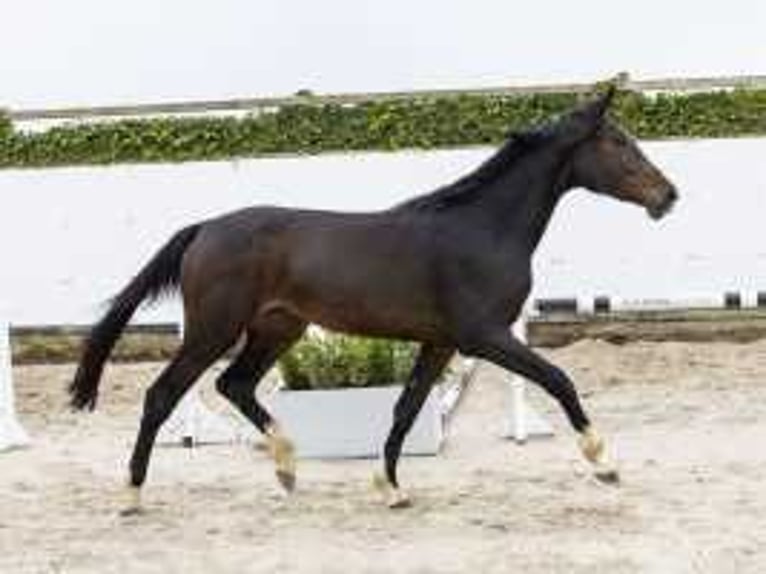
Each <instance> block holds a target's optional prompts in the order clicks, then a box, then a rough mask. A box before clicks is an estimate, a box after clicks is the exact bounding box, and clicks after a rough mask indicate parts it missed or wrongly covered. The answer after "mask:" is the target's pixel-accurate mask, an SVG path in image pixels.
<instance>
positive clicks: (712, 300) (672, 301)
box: [533, 291, 766, 315]
mask: <svg viewBox="0 0 766 574" xmlns="http://www.w3.org/2000/svg"><path fill="white" fill-rule="evenodd" d="M688 309H729V310H734V309H766V291H727V292H725V293H721V294H719V295H702V296H693V297H681V298H629V297H609V296H605V295H601V296H596V297H561V298H547V299H546V298H542V299H535V301H534V304H533V310H534V313H535V314H536V315H552V314H577V315H600V314H609V313H619V312H631V311H634V312H635V311H673V310H688Z"/></svg>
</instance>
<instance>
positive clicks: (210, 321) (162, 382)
mask: <svg viewBox="0 0 766 574" xmlns="http://www.w3.org/2000/svg"><path fill="white" fill-rule="evenodd" d="M240 329H241V324H239V323H238V322H237V321H236V320H234V319H233V318H232V317H231V316H230V315H228V314H212V315H208V316H207V322H204V321H200V320H199V319H195V318H193V317H190V316H189V315H188V313H187V320H186V330H185V332H184V339H183V341H182V343H181V347H180V348H179V350H178V353H177V354H176V356H175V357H174V358H173V359H172V360H171V362H170V363H169V364H168V365H167V367H165V369H164V370H163V371H162V373H161V374H160V376H159V377H158V378H157V380H156V381H155V382H154V383H153V384H152V385H151V386H150V387H149V389H148V390H147V391H146V394H145V396H144V410H143V415H142V417H141V425H140V428H139V431H138V437H137V439H136V444H135V446H134V447H133V454H132V456H131V458H130V483H129V504H128V506H127V508H126V509H125V510H124V512H123V513H124V514H129V513H132V512H136V511H138V510H140V489H141V486H142V485H143V484H144V481H145V480H146V471H147V468H148V466H149V458H150V456H151V451H152V448H153V446H154V441H155V439H156V437H157V432H158V431H159V429H160V427H161V426H162V424H163V423H164V422H165V421H166V420H167V418H168V417H169V416H170V413H171V412H172V411H173V409H174V408H175V407H176V405H177V404H178V402H179V401H180V400H181V398H182V397H183V396H184V394H185V393H186V391H188V390H189V388H191V386H192V385H193V384H194V382H195V381H196V380H197V378H198V377H199V376H200V375H201V374H202V373H203V372H204V371H205V370H206V369H207V368H208V367H209V366H210V365H212V364H213V362H214V361H216V360H217V359H218V358H220V357H221V355H223V353H224V352H225V351H226V350H227V349H228V348H229V347H231V345H233V344H234V342H235V341H236V338H237V336H238V334H239V330H240Z"/></svg>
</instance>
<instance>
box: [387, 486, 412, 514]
mask: <svg viewBox="0 0 766 574" xmlns="http://www.w3.org/2000/svg"><path fill="white" fill-rule="evenodd" d="M386 504H387V506H388V508H390V509H391V510H400V509H402V508H411V507H412V500H410V497H409V496H407V495H406V494H404V493H403V492H400V491H399V490H398V489H397V490H394V491H393V493H392V494H391V496H390V497H389V499H388V501H387V502H386Z"/></svg>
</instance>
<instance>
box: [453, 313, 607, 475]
mask: <svg viewBox="0 0 766 574" xmlns="http://www.w3.org/2000/svg"><path fill="white" fill-rule="evenodd" d="M458 348H459V350H460V352H461V353H463V354H466V355H472V356H476V357H479V358H481V359H485V360H487V361H490V362H492V363H495V364H496V365H498V366H500V367H502V368H504V369H507V370H509V371H512V372H514V373H516V374H518V375H521V376H522V377H524V378H526V379H529V380H530V381H532V382H534V383H537V384H539V385H540V386H541V387H542V388H543V389H545V390H546V391H547V392H548V393H549V394H550V395H551V396H552V397H553V398H555V399H556V400H557V401H558V402H559V404H560V405H561V406H562V408H563V409H564V412H565V413H566V415H567V418H568V419H569V422H570V423H571V425H572V427H574V429H575V431H577V432H578V433H579V440H578V443H579V446H580V450H581V451H582V454H583V456H584V457H585V458H586V459H587V460H588V461H589V462H590V463H591V464H592V465H593V469H594V474H595V476H596V478H597V479H599V480H600V481H602V482H605V483H617V482H619V473H618V471H617V469H616V467H615V465H614V463H613V462H612V461H611V460H609V457H608V455H607V449H606V447H605V443H604V439H603V438H601V436H600V435H599V434H598V433H597V432H596V430H595V429H594V428H593V425H591V423H590V420H589V419H588V416H587V415H586V414H585V411H584V410H583V407H582V404H581V403H580V398H579V396H578V394H577V390H576V389H575V386H574V384H573V383H572V380H571V379H570V378H569V377H568V376H567V374H566V373H565V372H564V371H562V370H561V369H560V368H558V367H557V366H555V365H553V364H552V363H550V362H548V361H547V360H545V359H544V358H543V357H541V356H540V355H538V354H537V353H535V352H534V351H532V350H531V349H530V348H529V347H527V346H526V345H525V344H524V343H522V342H521V341H519V340H518V339H517V338H515V337H514V336H513V335H512V333H511V332H510V330H509V329H508V328H507V327H505V326H501V327H496V328H492V329H483V330H478V331H476V330H474V331H473V332H472V333H471V334H470V335H469V336H465V337H463V338H462V340H461V343H460V345H459V346H458Z"/></svg>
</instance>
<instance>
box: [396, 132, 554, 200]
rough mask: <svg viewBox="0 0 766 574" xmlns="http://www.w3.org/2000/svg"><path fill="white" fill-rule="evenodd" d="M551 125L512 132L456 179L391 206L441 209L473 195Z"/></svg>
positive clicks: (547, 136)
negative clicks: (499, 144)
mask: <svg viewBox="0 0 766 574" xmlns="http://www.w3.org/2000/svg"><path fill="white" fill-rule="evenodd" d="M551 134H552V129H551V126H544V127H542V128H536V129H533V130H529V131H524V132H513V133H511V134H510V135H509V137H508V139H507V140H506V142H505V143H504V144H503V145H502V146H501V147H500V149H498V150H497V151H496V152H495V153H494V154H493V155H492V156H491V157H490V158H489V159H487V160H486V161H484V163H482V164H481V165H479V167H477V168H476V169H475V170H473V171H472V172H470V173H468V174H467V175H464V176H463V177H461V178H460V179H458V180H457V181H455V182H453V183H450V184H448V185H445V186H443V187H440V188H438V189H436V190H434V191H432V192H430V193H426V194H424V195H419V196H417V197H414V198H412V199H409V200H407V201H404V202H402V203H400V204H398V205H397V206H396V207H395V208H394V209H397V210H398V209H428V208H432V209H443V208H445V207H449V206H452V205H458V204H463V203H467V202H469V201H471V200H472V199H474V198H475V197H476V196H477V195H478V193H479V191H480V190H481V189H482V187H484V186H485V185H487V184H489V183H491V182H493V181H494V180H496V179H497V178H498V177H499V176H500V175H502V174H504V173H505V172H507V171H508V170H509V169H510V168H511V167H512V166H513V165H514V164H515V163H516V162H517V161H518V160H519V159H521V158H522V157H524V156H526V155H527V154H528V153H529V152H530V151H532V150H535V149H537V148H539V147H540V145H541V144H542V143H543V142H545V141H548V140H549V139H550V137H551Z"/></svg>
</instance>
